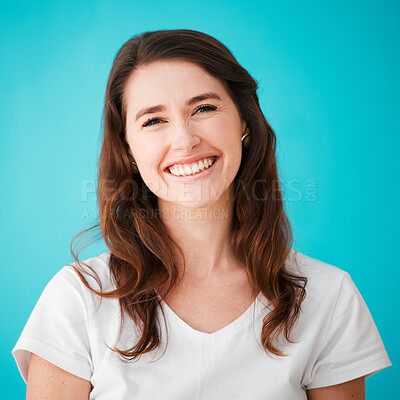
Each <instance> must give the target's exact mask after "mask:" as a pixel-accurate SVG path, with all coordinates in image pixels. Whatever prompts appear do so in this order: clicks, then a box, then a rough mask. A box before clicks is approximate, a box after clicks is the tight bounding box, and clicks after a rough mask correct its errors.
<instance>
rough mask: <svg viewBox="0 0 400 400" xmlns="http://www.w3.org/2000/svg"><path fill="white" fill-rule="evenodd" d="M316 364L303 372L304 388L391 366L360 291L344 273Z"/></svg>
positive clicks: (341, 381)
mask: <svg viewBox="0 0 400 400" xmlns="http://www.w3.org/2000/svg"><path fill="white" fill-rule="evenodd" d="M342 272H343V278H342V280H341V284H340V286H339V291H338V292H337V297H336V298H335V299H334V301H335V303H334V306H333V312H332V315H331V318H330V321H329V326H328V329H327V330H326V334H325V338H324V340H323V341H322V346H321V347H320V348H319V349H318V350H317V355H316V358H315V362H313V364H312V365H310V366H309V368H308V369H307V370H306V372H305V375H304V379H303V385H304V387H305V388H306V389H313V388H318V387H325V386H331V385H337V384H339V383H343V382H347V381H351V380H353V379H356V378H360V377H362V376H365V377H366V378H367V377H369V376H371V375H373V374H375V373H376V372H378V371H380V370H382V369H384V368H387V367H389V366H391V365H392V363H391V362H390V360H389V357H388V355H387V353H386V350H385V347H384V344H383V342H382V339H381V337H380V335H379V332H378V329H377V327H376V325H375V323H374V320H373V319H372V316H371V313H370V311H369V309H368V307H367V305H366V303H365V302H364V299H363V298H362V296H361V294H360V292H359V291H358V289H357V287H356V286H355V284H354V282H353V281H352V279H351V277H350V275H349V274H348V273H347V272H346V271H342Z"/></svg>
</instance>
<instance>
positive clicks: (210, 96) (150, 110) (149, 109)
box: [135, 92, 221, 122]
mask: <svg viewBox="0 0 400 400" xmlns="http://www.w3.org/2000/svg"><path fill="white" fill-rule="evenodd" d="M207 99H215V100H221V97H220V96H219V95H218V94H217V93H214V92H207V93H203V94H199V95H197V96H194V97H192V98H190V99H189V100H188V101H187V102H186V105H188V106H190V105H192V104H195V103H198V102H199V101H203V100H207ZM164 110H166V107H165V106H163V105H161V104H159V105H157V106H151V107H146V108H143V109H142V110H140V111H139V112H138V113H137V114H136V120H135V122H136V121H137V120H138V119H139V118H140V117H143V115H146V114H154V113H156V112H160V111H164Z"/></svg>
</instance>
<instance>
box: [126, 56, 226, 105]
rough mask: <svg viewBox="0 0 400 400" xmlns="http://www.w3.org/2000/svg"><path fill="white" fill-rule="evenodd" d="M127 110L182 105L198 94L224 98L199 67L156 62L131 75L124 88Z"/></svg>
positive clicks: (220, 88)
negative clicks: (170, 104) (165, 104)
mask: <svg viewBox="0 0 400 400" xmlns="http://www.w3.org/2000/svg"><path fill="white" fill-rule="evenodd" d="M125 92H126V93H125V94H126V100H127V103H128V104H129V105H130V107H129V108H131V109H137V108H138V107H143V106H148V107H150V106H153V105H155V104H159V103H160V102H161V103H162V104H164V103H169V102H175V101H176V102H186V101H187V100H188V99H190V98H192V97H193V96H198V95H200V94H202V93H211V92H213V93H216V94H218V95H219V97H220V98H221V99H223V98H224V97H226V96H227V92H226V90H225V88H224V86H223V85H222V83H221V82H220V81H219V80H218V79H217V78H215V77H213V76H212V75H211V74H209V73H208V72H207V71H205V70H204V69H203V68H202V67H201V66H199V65H197V64H195V63H192V62H188V61H180V60H172V61H169V60H168V61H157V62H154V63H151V64H146V65H144V66H141V67H139V68H138V69H136V70H135V71H133V73H132V75H131V76H130V78H129V79H128V82H127V85H126V90H125Z"/></svg>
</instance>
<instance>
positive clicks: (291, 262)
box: [285, 249, 354, 301]
mask: <svg viewBox="0 0 400 400" xmlns="http://www.w3.org/2000/svg"><path fill="white" fill-rule="evenodd" d="M285 265H286V267H287V270H288V271H290V272H292V273H293V274H295V275H297V276H301V277H305V278H307V284H306V291H307V295H308V299H309V300H312V299H315V300H316V301H318V299H322V298H327V297H328V296H329V295H331V296H333V297H336V296H337V295H338V292H339V290H340V289H341V288H342V287H343V286H345V287H348V286H349V285H347V286H346V285H343V283H344V282H347V283H348V284H350V286H351V285H352V286H354V284H353V282H352V280H351V277H350V274H349V273H348V272H347V271H346V270H345V269H342V268H340V267H338V266H336V265H333V264H330V263H327V262H324V261H322V260H320V259H317V258H313V257H310V256H307V255H305V254H302V253H300V252H298V251H295V250H293V249H291V250H290V254H289V257H288V258H287V261H286V263H285ZM352 289H354V288H352Z"/></svg>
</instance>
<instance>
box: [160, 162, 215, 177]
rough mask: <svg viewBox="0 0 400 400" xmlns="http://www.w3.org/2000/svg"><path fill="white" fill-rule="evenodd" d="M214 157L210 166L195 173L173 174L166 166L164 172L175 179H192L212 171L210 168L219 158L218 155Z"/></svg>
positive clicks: (204, 175)
mask: <svg viewBox="0 0 400 400" xmlns="http://www.w3.org/2000/svg"><path fill="white" fill-rule="evenodd" d="M215 157H216V158H215V160H214V162H213V164H212V165H211V167H208V168H206V169H204V170H203V171H201V172H197V173H196V174H193V175H179V176H178V175H174V174H171V172H170V171H169V169H168V168H167V169H166V171H165V172H166V173H167V174H168V175H169V176H171V177H173V178H175V179H178V180H181V181H185V182H188V181H194V180H197V179H200V178H203V177H206V176H207V175H209V174H210V173H211V172H212V170H213V169H214V166H215V164H217V163H218V160H219V156H215Z"/></svg>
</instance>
